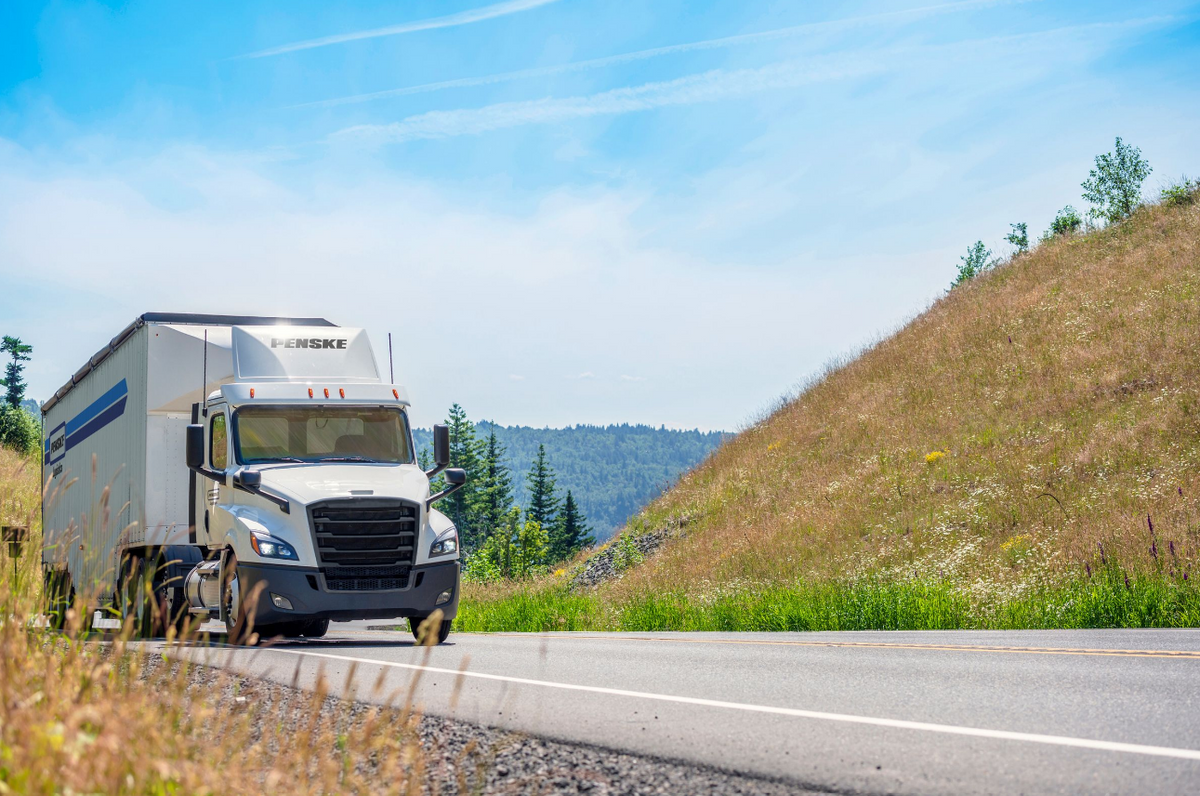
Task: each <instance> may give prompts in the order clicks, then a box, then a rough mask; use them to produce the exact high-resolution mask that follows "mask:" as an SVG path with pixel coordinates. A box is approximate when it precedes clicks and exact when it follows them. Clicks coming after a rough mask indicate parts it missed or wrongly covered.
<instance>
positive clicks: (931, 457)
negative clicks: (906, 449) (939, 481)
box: [925, 451, 946, 464]
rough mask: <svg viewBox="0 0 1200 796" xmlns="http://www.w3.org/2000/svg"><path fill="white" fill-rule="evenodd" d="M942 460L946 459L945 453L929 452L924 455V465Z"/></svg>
mask: <svg viewBox="0 0 1200 796" xmlns="http://www.w3.org/2000/svg"><path fill="white" fill-rule="evenodd" d="M944 458H946V452H945V451H930V452H929V453H927V454H925V463H926V464H933V463H935V462H939V461H941V460H942V459H944Z"/></svg>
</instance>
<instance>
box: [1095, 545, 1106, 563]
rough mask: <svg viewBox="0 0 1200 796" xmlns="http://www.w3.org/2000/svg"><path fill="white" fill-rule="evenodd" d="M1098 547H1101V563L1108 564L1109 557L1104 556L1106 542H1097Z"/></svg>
mask: <svg viewBox="0 0 1200 796" xmlns="http://www.w3.org/2000/svg"><path fill="white" fill-rule="evenodd" d="M1096 547H1099V548H1100V563H1101V564H1107V563H1108V559H1107V558H1106V557H1105V556H1104V542H1096Z"/></svg>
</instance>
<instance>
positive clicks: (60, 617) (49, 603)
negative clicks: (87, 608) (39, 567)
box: [42, 569, 75, 630]
mask: <svg viewBox="0 0 1200 796" xmlns="http://www.w3.org/2000/svg"><path fill="white" fill-rule="evenodd" d="M42 597H43V599H44V600H45V603H46V619H47V620H48V621H49V624H50V629H51V630H62V629H64V628H65V627H66V626H67V611H68V610H69V609H70V608H71V603H72V602H74V599H75V589H74V587H72V586H71V575H70V573H68V572H66V571H59V570H53V569H51V570H46V573H45V575H44V578H43V588H42Z"/></svg>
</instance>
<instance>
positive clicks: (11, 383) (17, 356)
mask: <svg viewBox="0 0 1200 796" xmlns="http://www.w3.org/2000/svg"><path fill="white" fill-rule="evenodd" d="M0 351H3V352H4V353H5V354H8V355H9V356H10V357H12V361H11V362H9V363H8V364H7V365H6V366H5V367H4V378H3V379H0V384H2V385H4V388H5V396H4V400H5V401H6V402H7V403H8V405H9V406H10V407H12V408H13V409H20V408H21V401H22V400H24V398H25V380H24V379H23V378H21V374H22V373H23V372H24V371H25V366H24V365H22V364H21V363H22V362H28V361H29V354H30V353H31V352H32V351H33V346H31V345H26V344H25V343H22V342H21V339H20V338H19V337H10V336H8V335H4V342H3V343H0Z"/></svg>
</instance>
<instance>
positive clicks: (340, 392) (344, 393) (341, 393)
mask: <svg viewBox="0 0 1200 796" xmlns="http://www.w3.org/2000/svg"><path fill="white" fill-rule="evenodd" d="M338 395H340V396H342V397H343V398H345V397H346V391H345V390H343V389H341V388H338Z"/></svg>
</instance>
